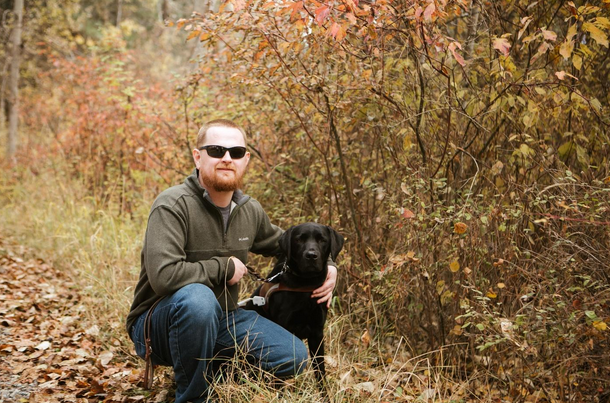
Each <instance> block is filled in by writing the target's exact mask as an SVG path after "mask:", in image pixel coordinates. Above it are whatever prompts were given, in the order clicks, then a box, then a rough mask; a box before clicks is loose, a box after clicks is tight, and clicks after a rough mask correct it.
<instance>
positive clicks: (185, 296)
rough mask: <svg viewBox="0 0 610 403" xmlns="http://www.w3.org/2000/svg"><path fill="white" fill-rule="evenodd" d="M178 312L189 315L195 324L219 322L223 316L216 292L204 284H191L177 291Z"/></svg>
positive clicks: (203, 324) (176, 305) (175, 295)
mask: <svg viewBox="0 0 610 403" xmlns="http://www.w3.org/2000/svg"><path fill="white" fill-rule="evenodd" d="M173 298H174V299H175V301H174V303H175V307H176V308H177V309H176V312H175V313H176V314H178V315H180V316H183V317H188V318H189V321H192V323H193V324H197V325H201V326H205V325H209V324H211V323H218V322H219V321H220V318H221V317H222V308H221V307H220V304H219V303H218V301H217V300H216V296H215V295H214V292H213V291H212V290H211V289H210V288H209V287H208V286H206V285H204V284H198V283H196V284H189V285H186V286H184V287H182V288H181V289H180V290H178V291H176V293H175V294H174V296H173Z"/></svg>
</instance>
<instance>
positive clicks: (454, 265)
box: [449, 260, 460, 273]
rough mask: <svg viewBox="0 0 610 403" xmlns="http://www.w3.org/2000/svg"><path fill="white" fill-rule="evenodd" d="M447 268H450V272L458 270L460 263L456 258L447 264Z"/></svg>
mask: <svg viewBox="0 0 610 403" xmlns="http://www.w3.org/2000/svg"><path fill="white" fill-rule="evenodd" d="M449 270H451V272H452V273H456V272H458V271H459V270H460V263H459V262H458V261H457V260H454V261H453V262H451V263H450V264H449Z"/></svg>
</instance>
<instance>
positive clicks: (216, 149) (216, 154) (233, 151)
mask: <svg viewBox="0 0 610 403" xmlns="http://www.w3.org/2000/svg"><path fill="white" fill-rule="evenodd" d="M199 150H205V151H206V152H207V153H208V155H209V156H210V157H212V158H222V157H224V156H225V154H226V153H227V151H228V152H229V155H230V156H231V158H233V159H234V160H238V159H241V158H244V155H246V147H241V146H237V147H231V148H227V147H223V146H203V147H199Z"/></svg>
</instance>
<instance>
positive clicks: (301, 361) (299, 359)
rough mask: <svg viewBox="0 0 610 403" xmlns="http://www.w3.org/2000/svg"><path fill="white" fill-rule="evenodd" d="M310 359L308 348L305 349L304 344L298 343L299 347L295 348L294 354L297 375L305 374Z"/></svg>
mask: <svg viewBox="0 0 610 403" xmlns="http://www.w3.org/2000/svg"><path fill="white" fill-rule="evenodd" d="M308 359H309V353H308V351H307V347H305V344H303V342H301V343H297V347H295V353H294V363H295V366H294V367H295V375H297V374H300V373H301V372H303V370H304V369H305V367H306V366H307V360H308Z"/></svg>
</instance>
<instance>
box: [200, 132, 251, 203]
mask: <svg viewBox="0 0 610 403" xmlns="http://www.w3.org/2000/svg"><path fill="white" fill-rule="evenodd" d="M208 145H215V146H223V147H226V148H231V147H236V146H241V147H245V146H246V144H245V141H244V137H243V136H242V134H241V132H240V131H239V130H238V129H234V128H231V127H211V128H209V129H208V132H207V134H206V137H205V144H203V145H202V146H208ZM193 159H194V160H195V166H196V167H197V169H199V182H200V183H201V184H202V185H203V187H205V188H206V189H207V190H208V191H211V190H213V191H216V192H229V191H235V190H237V189H239V188H240V187H241V184H242V178H243V176H244V173H245V172H246V167H247V166H248V161H249V160H250V153H249V152H247V153H246V155H244V156H243V157H242V158H239V159H236V158H231V155H230V154H229V152H228V151H227V152H225V154H224V155H223V156H222V157H221V158H214V157H210V156H209V155H208V153H207V151H206V150H205V149H204V150H198V149H194V150H193Z"/></svg>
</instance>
